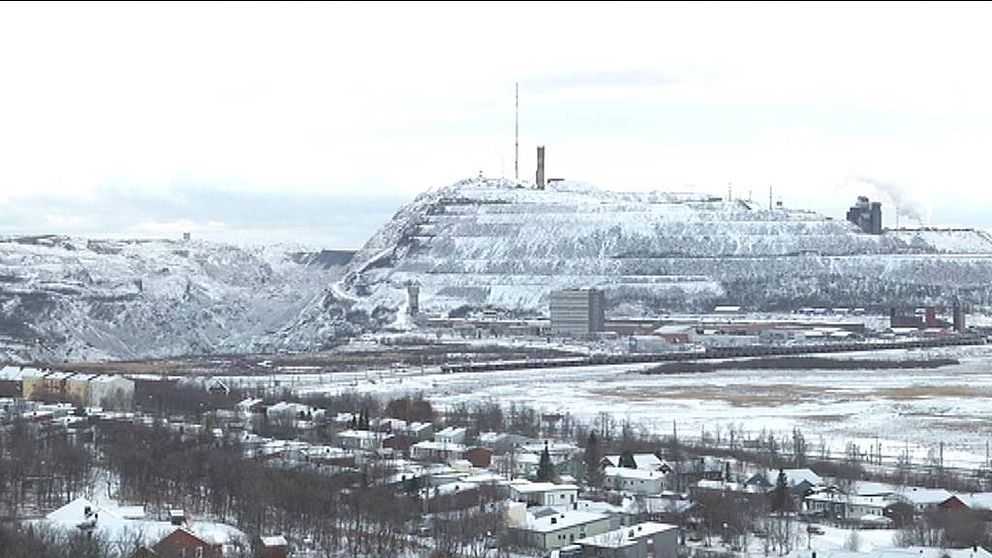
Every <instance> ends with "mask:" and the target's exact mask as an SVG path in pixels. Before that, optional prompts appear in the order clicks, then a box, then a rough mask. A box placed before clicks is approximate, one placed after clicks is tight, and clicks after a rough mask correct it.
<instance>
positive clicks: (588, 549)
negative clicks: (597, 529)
mask: <svg viewBox="0 0 992 558" xmlns="http://www.w3.org/2000/svg"><path fill="white" fill-rule="evenodd" d="M575 544H577V545H579V546H580V547H582V555H583V556H595V557H597V558H600V557H602V558H675V557H676V551H677V549H678V545H679V528H678V527H677V526H675V525H669V524H667V523H654V522H650V521H649V522H644V523H638V524H636V525H629V526H626V527H621V528H619V529H614V530H613V531H607V532H606V533H601V534H599V535H593V536H589V537H586V538H584V539H579V540H577V541H575Z"/></svg>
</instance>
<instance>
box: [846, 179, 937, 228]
mask: <svg viewBox="0 0 992 558" xmlns="http://www.w3.org/2000/svg"><path fill="white" fill-rule="evenodd" d="M845 185H846V186H848V187H849V188H854V189H857V190H858V191H859V192H863V193H864V195H867V196H868V197H869V198H870V199H873V200H879V201H881V202H882V203H883V204H890V205H892V206H894V209H895V210H896V211H898V212H899V218H900V219H909V220H911V221H916V223H917V224H919V225H924V224H925V223H926V222H927V221H928V220H929V219H928V218H927V214H928V213H929V212H928V211H927V210H926V209H924V208H923V206H922V205H920V204H919V203H918V202H916V201H914V200H913V199H912V198H911V195H910V194H909V193H908V192H906V190H905V189H904V188H902V187H901V186H899V185H898V184H893V183H892V182H883V181H881V180H876V179H874V178H871V177H867V176H851V177H849V178H848V179H847V180H846V182H845ZM866 190H867V191H866ZM883 210H884V207H883Z"/></svg>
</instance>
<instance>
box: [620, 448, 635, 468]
mask: <svg viewBox="0 0 992 558" xmlns="http://www.w3.org/2000/svg"><path fill="white" fill-rule="evenodd" d="M618 465H619V466H620V467H626V468H627V469H636V468H637V461H634V454H633V453H631V451H630V450H623V451H622V452H620V463H618Z"/></svg>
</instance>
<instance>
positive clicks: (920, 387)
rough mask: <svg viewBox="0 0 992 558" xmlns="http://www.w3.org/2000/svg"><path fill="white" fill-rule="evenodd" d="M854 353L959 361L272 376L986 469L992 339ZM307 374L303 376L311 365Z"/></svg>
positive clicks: (284, 381) (291, 383) (286, 383)
mask: <svg viewBox="0 0 992 558" xmlns="http://www.w3.org/2000/svg"><path fill="white" fill-rule="evenodd" d="M831 357H833V358H848V359H879V358H886V359H895V360H901V359H924V358H935V357H952V358H957V359H959V360H960V362H961V363H960V364H957V365H951V366H945V367H941V368H937V369H893V370H871V371H865V370H850V371H847V370H760V371H757V370H755V371H749V370H732V371H717V372H711V373H693V374H675V375H643V374H639V373H637V372H638V371H639V370H643V369H645V368H647V367H649V366H650V365H610V366H598V367H580V368H558V369H539V370H515V371H499V372H473V373H454V374H442V373H440V371H439V370H437V369H436V368H435V369H430V368H427V369H421V368H417V369H405V370H374V371H368V372H360V373H329V374H307V373H306V372H305V371H301V370H293V371H289V370H287V371H285V372H286V373H284V374H278V373H277V374H276V375H274V376H269V377H265V378H260V377H254V378H252V377H240V378H230V379H231V380H232V382H233V383H235V384H242V385H244V384H249V383H259V382H265V383H268V384H269V385H275V384H278V385H279V387H281V388H284V387H290V388H292V389H293V390H295V391H297V392H299V393H341V392H348V391H351V392H357V393H371V394H377V395H380V396H383V397H389V396H394V395H401V394H415V393H423V394H424V395H425V396H426V397H427V398H428V399H430V400H431V401H432V402H433V403H434V404H435V405H436V406H438V407H440V408H442V409H443V408H445V407H448V406H451V405H454V404H457V403H460V402H472V401H478V400H485V399H492V400H495V401H498V402H500V403H502V404H504V405H509V404H510V403H514V402H515V403H517V404H526V405H530V406H533V407H535V408H537V409H539V410H542V411H546V412H568V413H570V414H572V415H573V416H575V417H577V418H579V419H582V420H586V421H591V420H592V419H595V418H596V417H597V416H598V415H599V413H601V412H606V413H610V414H612V415H613V416H614V417H615V418H616V419H617V420H618V421H623V420H630V421H631V422H632V423H634V424H635V425H637V427H638V428H639V429H641V430H642V431H644V432H648V433H654V434H669V433H671V432H672V428H673V424H674V425H676V427H677V429H678V432H679V435H680V437H689V438H698V437H700V436H701V435H702V433H703V432H704V431H705V432H706V433H707V435H709V436H713V437H715V436H716V434H717V430H720V432H721V435H722V438H723V439H724V440H726V439H727V436H728V434H727V433H728V432H729V430H730V429H731V428H733V429H734V430H736V431H743V432H744V433H745V435H747V436H750V437H755V436H757V435H758V434H759V433H760V432H761V431H762V430H767V431H770V432H773V433H774V434H775V436H776V438H777V439H780V440H781V439H784V438H787V437H790V436H791V433H792V430H793V428H795V427H798V428H799V429H801V430H802V432H803V434H804V436H805V438H806V441H807V443H808V445H809V446H810V447H811V448H813V449H812V450H811V453H813V452H817V451H818V449H816V448H819V447H820V445H821V444H826V445H827V447H829V448H830V451H831V453H832V455H835V456H836V455H838V454H840V453H842V452H843V449H844V447H845V445H846V444H847V442H848V441H854V442H856V443H859V444H860V446H861V448H863V450H864V451H867V448H868V447H869V446H870V445H872V444H873V443H875V440H876V437H877V440H878V442H879V443H881V444H882V451H883V454H885V455H886V456H892V457H894V456H895V455H897V454H899V453H901V452H902V451H903V450H904V449H905V448H907V447H908V448H909V450H910V452H911V454H912V456H913V462H914V463H917V464H920V463H922V462H923V461H924V460H925V458H926V456H927V452H928V451H936V448H937V445H938V444H939V442H944V444H945V446H944V462H945V464H947V465H959V466H968V467H972V466H979V465H981V464H983V463H984V461H985V457H986V443H987V442H988V441H989V440H992V406H990V405H989V403H990V401H992V346H980V347H951V348H941V349H926V350H912V351H884V352H871V353H867V352H866V353H857V354H848V355H842V356H837V355H831ZM301 372H303V373H301Z"/></svg>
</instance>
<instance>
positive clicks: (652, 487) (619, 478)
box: [603, 467, 667, 494]
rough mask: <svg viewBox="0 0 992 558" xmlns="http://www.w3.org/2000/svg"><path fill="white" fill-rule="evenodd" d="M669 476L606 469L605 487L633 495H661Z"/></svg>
mask: <svg viewBox="0 0 992 558" xmlns="http://www.w3.org/2000/svg"><path fill="white" fill-rule="evenodd" d="M666 478H667V475H666V474H665V473H663V472H661V471H652V470H645V469H629V468H627V467H606V468H604V469H603V485H604V486H605V487H606V488H610V489H613V490H619V491H621V492H630V493H633V494H659V493H660V492H661V491H662V490H664V489H665V486H666Z"/></svg>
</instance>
